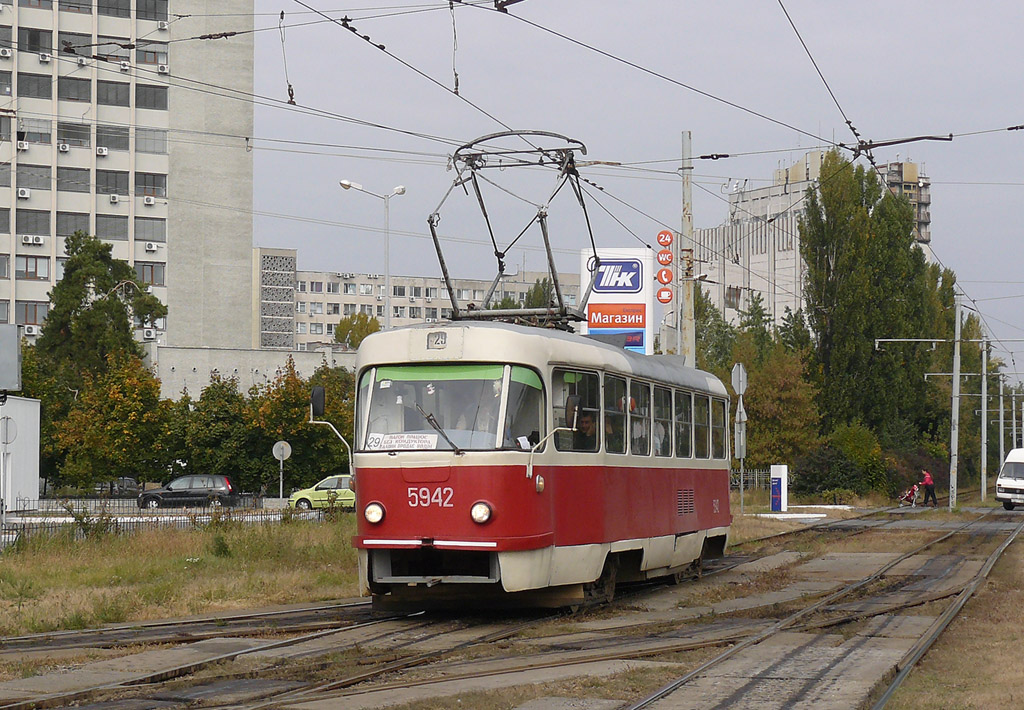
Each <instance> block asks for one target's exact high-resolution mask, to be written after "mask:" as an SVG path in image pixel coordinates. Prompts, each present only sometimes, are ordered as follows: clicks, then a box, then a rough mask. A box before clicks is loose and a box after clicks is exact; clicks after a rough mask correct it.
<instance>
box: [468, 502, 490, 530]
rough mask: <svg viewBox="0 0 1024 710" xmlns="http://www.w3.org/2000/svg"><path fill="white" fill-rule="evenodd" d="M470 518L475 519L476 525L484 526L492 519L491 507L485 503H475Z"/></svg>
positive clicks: (470, 510)
mask: <svg viewBox="0 0 1024 710" xmlns="http://www.w3.org/2000/svg"><path fill="white" fill-rule="evenodd" d="M469 517H471V518H473V522H474V523H480V524H481V525H483V524H484V523H486V522H487V521H488V520H490V519H491V506H489V505H487V503H484V502H483V501H480V502H478V503H474V504H473V507H472V508H470V509H469Z"/></svg>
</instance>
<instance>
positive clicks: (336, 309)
mask: <svg viewBox="0 0 1024 710" xmlns="http://www.w3.org/2000/svg"><path fill="white" fill-rule="evenodd" d="M349 305H351V306H352V313H355V312H356V304H354V303H352V304H349ZM352 313H346V314H345V315H352ZM327 315H329V316H340V315H341V304H340V303H328V304H327Z"/></svg>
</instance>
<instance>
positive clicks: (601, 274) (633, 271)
mask: <svg viewBox="0 0 1024 710" xmlns="http://www.w3.org/2000/svg"><path fill="white" fill-rule="evenodd" d="M641 273H642V271H641V266H640V260H639V259H608V260H606V261H602V262H601V266H599V267H598V268H597V281H595V282H594V290H595V291H597V292H598V293H640V286H641V281H640V275H641Z"/></svg>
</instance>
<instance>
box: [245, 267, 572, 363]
mask: <svg viewBox="0 0 1024 710" xmlns="http://www.w3.org/2000/svg"><path fill="white" fill-rule="evenodd" d="M546 277H548V274H547V272H546V271H545V272H540V271H526V272H520V273H518V274H512V275H509V276H507V277H506V278H505V279H504V280H503V281H502V283H501V285H500V286H499V287H498V288H497V289H496V290H495V295H494V300H500V299H502V298H504V297H506V296H508V297H510V298H512V299H513V300H514V301H516V302H517V303H523V302H524V301H525V299H526V294H527V292H528V291H529V290H530V288H531V287H533V286H534V284H536V283H537V281H538V280H542V279H544V278H546ZM558 279H559V284H560V285H561V287H562V293H563V294H564V296H565V299H566V302H567V303H568V304H569V305H573V306H574V305H576V304H577V303H578V302H579V297H580V284H579V274H571V273H564V274H559V276H558ZM384 281H385V279H384V275H383V274H357V273H351V272H341V273H337V272H326V271H299V270H297V269H296V251H295V250H294V249H269V248H262V247H258V248H255V249H253V284H254V288H255V289H256V291H255V292H254V294H253V303H254V304H258V306H256V308H258V311H257V312H254V320H255V321H256V322H258V323H259V330H260V340H259V343H258V347H261V348H278V349H286V350H299V351H304V350H313V349H315V348H317V347H321V346H324V345H329V344H330V343H333V342H334V328H335V325H336V324H337V323H338V321H339V320H341V319H342V318H346V317H348V316H352V315H355V314H357V313H365V314H366V315H368V316H370V317H372V318H376V319H377V320H378V321H380V322H381V323H382V324H383V322H384V314H385V308H386V307H387V301H388V299H387V292H386V290H385V285H384ZM454 286H455V290H456V294H455V296H456V298H457V299H459V302H460V304H469V303H475V304H476V305H477V306H480V305H482V304H483V299H484V296H485V295H486V294H487V291H488V289H489V288H490V287H491V281H485V280H477V279H455V281H454ZM450 317H451V300H450V299H449V297H448V289H447V288H446V287H445V284H444V280H443V279H441V278H440V277H430V276H395V275H394V274H392V275H391V326H392V327H399V326H404V325H414V324H417V323H432V322H435V321H440V320H446V319H448V318H450ZM254 347H257V345H256V344H254Z"/></svg>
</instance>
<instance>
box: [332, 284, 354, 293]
mask: <svg viewBox="0 0 1024 710" xmlns="http://www.w3.org/2000/svg"><path fill="white" fill-rule="evenodd" d="M336 285H337V284H336ZM335 293H337V291H335ZM345 295H346V296H355V295H356V285H355V284H345Z"/></svg>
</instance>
